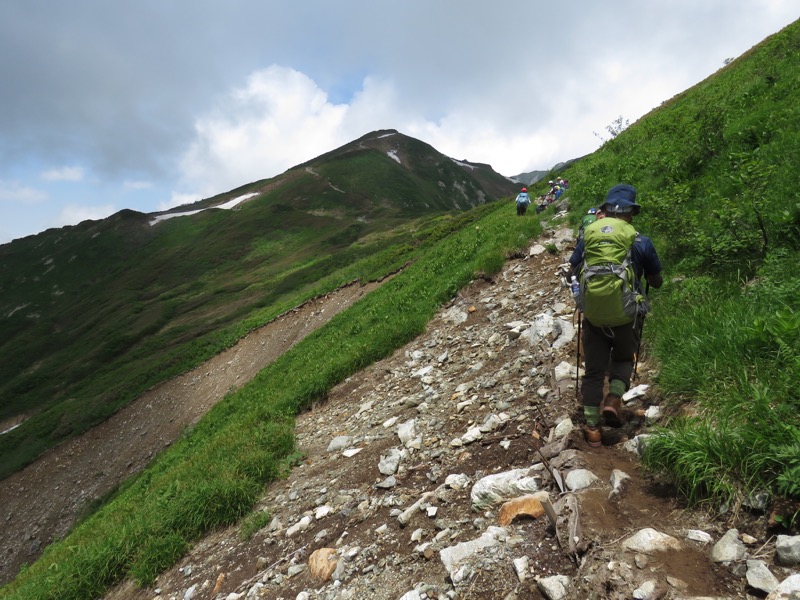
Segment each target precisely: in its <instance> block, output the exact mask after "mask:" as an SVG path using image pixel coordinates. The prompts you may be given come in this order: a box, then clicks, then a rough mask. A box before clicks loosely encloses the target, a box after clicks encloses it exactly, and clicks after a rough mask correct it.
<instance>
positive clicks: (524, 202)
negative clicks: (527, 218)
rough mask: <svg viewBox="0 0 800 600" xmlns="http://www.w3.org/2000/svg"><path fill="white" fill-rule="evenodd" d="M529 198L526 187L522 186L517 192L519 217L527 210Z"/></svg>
mask: <svg viewBox="0 0 800 600" xmlns="http://www.w3.org/2000/svg"><path fill="white" fill-rule="evenodd" d="M530 203H531V198H530V196H528V188H522V189H521V190H520V192H519V194H517V216H518V217H521V216H523V215H524V214H525V213H526V212H527V211H528V206H529V205H530Z"/></svg>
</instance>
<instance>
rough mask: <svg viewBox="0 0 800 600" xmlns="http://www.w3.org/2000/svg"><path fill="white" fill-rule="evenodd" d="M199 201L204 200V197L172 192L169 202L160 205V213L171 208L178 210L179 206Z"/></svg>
mask: <svg viewBox="0 0 800 600" xmlns="http://www.w3.org/2000/svg"><path fill="white" fill-rule="evenodd" d="M198 200H202V197H201V196H200V195H199V194H181V193H179V192H172V195H171V196H170V199H169V200H167V201H165V202H161V203H160V204H159V205H158V211H162V210H169V209H170V208H176V207H178V206H183V205H184V204H191V203H192V202H197V201H198Z"/></svg>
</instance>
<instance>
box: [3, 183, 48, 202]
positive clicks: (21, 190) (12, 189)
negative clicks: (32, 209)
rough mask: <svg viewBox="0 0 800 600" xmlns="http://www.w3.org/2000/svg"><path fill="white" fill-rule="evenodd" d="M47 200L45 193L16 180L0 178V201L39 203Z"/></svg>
mask: <svg viewBox="0 0 800 600" xmlns="http://www.w3.org/2000/svg"><path fill="white" fill-rule="evenodd" d="M45 200H47V194H46V193H45V192H43V191H41V190H37V189H35V188H32V187H28V186H26V185H23V184H21V183H19V182H16V181H3V180H0V201H2V202H9V203H12V204H29V205H31V204H40V203H42V202H44V201H45Z"/></svg>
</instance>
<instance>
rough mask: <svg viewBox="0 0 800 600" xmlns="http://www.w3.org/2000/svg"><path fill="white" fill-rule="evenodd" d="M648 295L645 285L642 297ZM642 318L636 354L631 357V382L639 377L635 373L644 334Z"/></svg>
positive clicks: (646, 285) (648, 285)
mask: <svg viewBox="0 0 800 600" xmlns="http://www.w3.org/2000/svg"><path fill="white" fill-rule="evenodd" d="M649 293H650V284H649V283H646V284H645V288H644V296H645V298H647V294H649ZM644 318H645V315H642V324H641V325H640V326H639V341H638V342H637V343H636V354H635V355H634V356H633V377H632V379H633V381H636V379H637V378H638V377H639V374H638V373H637V372H636V369H637V368H638V367H639V352H641V349H642V334H643V333H644Z"/></svg>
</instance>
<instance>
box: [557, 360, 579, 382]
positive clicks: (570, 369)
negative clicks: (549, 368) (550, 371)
mask: <svg viewBox="0 0 800 600" xmlns="http://www.w3.org/2000/svg"><path fill="white" fill-rule="evenodd" d="M555 373H556V381H564V380H565V379H575V365H571V364H569V363H568V362H567V361H561V362H560V363H558V364H557V365H556V367H555Z"/></svg>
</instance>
